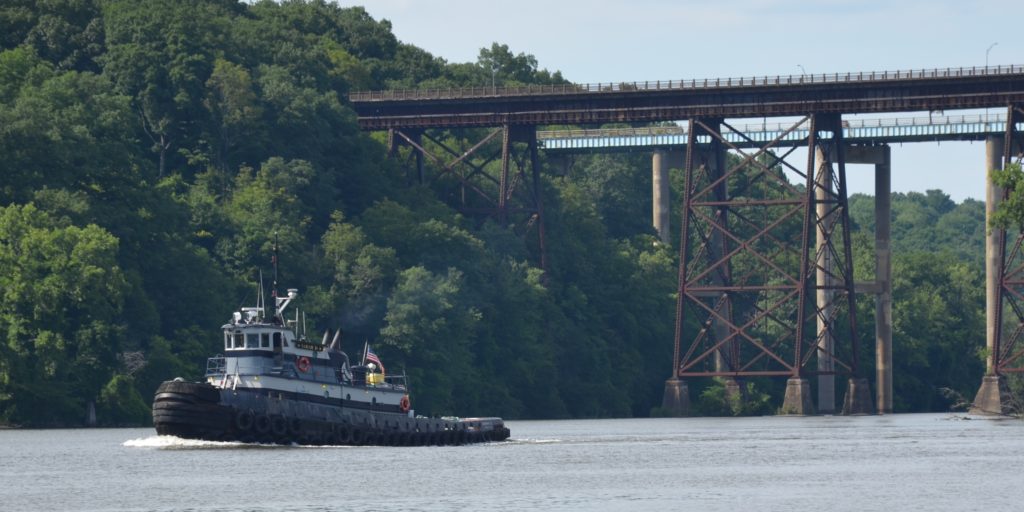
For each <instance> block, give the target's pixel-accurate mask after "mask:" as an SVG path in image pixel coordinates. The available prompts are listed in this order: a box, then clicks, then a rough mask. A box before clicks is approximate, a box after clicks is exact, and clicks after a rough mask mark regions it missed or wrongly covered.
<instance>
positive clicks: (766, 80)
mask: <svg viewBox="0 0 1024 512" xmlns="http://www.w3.org/2000/svg"><path fill="white" fill-rule="evenodd" d="M1017 74H1024V65H1000V66H988V67H985V66H971V67H959V68H945V69H910V70H898V71H865V72H849V73H822V74H806V75H778V76H748V77H736V78H704V79H690V80H686V79H683V80H654V81H643V82H608V83H596V84H569V83H567V84H554V85H522V86H475V87H447V88H428V89H395V90H387V91H356V92H352V93H350V94H349V100H351V101H353V102H360V101H364V102H365V101H393V100H439V99H457V98H494V97H507V96H533V95H559V94H581V93H594V94H600V93H614V92H623V91H672V90H689V89H695V90H696V89H716V88H726V87H767V86H797V85H808V84H832V83H859V82H880V81H895V80H933V79H934V80H938V79H949V78H962V77H983V76H1001V75H1017Z"/></svg>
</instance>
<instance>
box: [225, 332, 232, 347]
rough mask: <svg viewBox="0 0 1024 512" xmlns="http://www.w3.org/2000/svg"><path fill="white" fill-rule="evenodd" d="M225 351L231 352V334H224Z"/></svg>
mask: <svg viewBox="0 0 1024 512" xmlns="http://www.w3.org/2000/svg"><path fill="white" fill-rule="evenodd" d="M224 350H231V333H228V332H226V333H224Z"/></svg>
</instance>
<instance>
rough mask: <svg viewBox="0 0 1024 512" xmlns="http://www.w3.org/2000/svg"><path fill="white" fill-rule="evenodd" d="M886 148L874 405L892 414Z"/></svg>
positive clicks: (878, 192) (880, 184) (880, 192)
mask: <svg viewBox="0 0 1024 512" xmlns="http://www.w3.org/2000/svg"><path fill="white" fill-rule="evenodd" d="M881 148H883V149H882V150H881V151H882V155H881V157H882V158H881V161H880V162H877V163H875V283H876V285H877V286H878V289H877V291H876V292H875V373H876V377H875V388H876V389H875V397H876V399H875V403H876V405H877V406H878V413H879V414H892V250H891V249H890V247H889V237H890V227H891V223H892V150H891V149H890V148H889V146H881Z"/></svg>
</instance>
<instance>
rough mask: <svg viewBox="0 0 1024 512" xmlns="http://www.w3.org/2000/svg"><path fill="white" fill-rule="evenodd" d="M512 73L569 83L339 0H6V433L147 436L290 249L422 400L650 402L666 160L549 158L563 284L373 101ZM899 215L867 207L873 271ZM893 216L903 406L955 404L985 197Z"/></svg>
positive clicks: (497, 406) (606, 408) (668, 265)
mask: <svg viewBox="0 0 1024 512" xmlns="http://www.w3.org/2000/svg"><path fill="white" fill-rule="evenodd" d="M492 80H494V81H495V82H496V83H497V84H499V85H502V84H512V83H558V82H562V81H564V80H563V78H562V76H561V74H560V73H558V72H549V71H548V70H545V69H543V68H541V67H540V66H539V64H538V60H537V59H536V58H535V57H534V56H531V55H525V54H522V53H518V54H517V53H515V52H514V51H513V50H511V49H509V48H508V47H507V46H504V45H501V44H498V43H495V44H494V45H493V46H491V47H490V48H484V49H481V50H480V53H479V58H478V60H477V61H476V62H470V63H449V62H447V61H445V60H444V59H442V58H440V57H436V56H433V55H430V54H429V53H427V52H425V51H424V50H422V49H420V48H417V47H416V46H413V45H412V44H409V43H406V42H401V41H398V40H397V39H396V38H395V36H394V34H392V32H391V26H390V24H389V23H388V22H387V21H385V20H374V19H373V18H371V17H370V16H369V15H368V14H367V13H366V12H365V11H364V10H363V9H361V8H346V9H343V8H339V7H337V6H334V5H333V4H329V3H327V2H323V1H286V2H282V3H275V2H269V1H263V2H256V3H253V4H245V3H240V2H237V1H233V0H204V1H201V0H188V1H180V2H177V1H176V2H150V1H141V0H76V1H72V0H66V1H50V2H35V1H31V0H11V1H7V2H5V3H4V4H3V6H0V294H2V303H0V338H2V339H0V423H7V424H17V425H27V426H55V425H80V424H83V423H84V422H85V421H86V418H87V417H88V411H89V410H90V408H91V407H94V408H95V410H96V414H97V420H98V422H99V423H100V424H106V425H123V424H141V423H145V422H147V421H148V414H149V403H150V400H151V397H152V393H153V391H154V389H155V388H156V386H157V385H158V384H159V382H160V381H162V380H164V379H168V378H172V377H175V376H184V377H186V378H198V377H200V376H201V374H202V371H203V370H204V369H205V363H204V361H205V358H206V357H207V356H210V355H213V354H215V353H217V352H218V350H219V349H220V347H221V344H220V335H219V332H218V329H219V327H220V325H221V324H222V323H224V321H226V320H227V319H228V317H229V315H230V314H231V312H232V311H234V310H236V309H237V308H238V307H239V306H242V305H250V304H251V303H253V302H254V301H255V296H256V290H257V286H258V283H259V280H260V272H261V271H262V272H263V273H264V275H269V272H270V256H271V253H272V250H271V247H272V245H273V243H274V240H275V239H276V240H277V242H278V244H279V246H280V252H281V255H280V262H281V266H280V270H281V275H280V282H281V285H282V287H288V288H298V289H299V290H300V293H301V303H300V307H301V308H302V309H303V310H305V311H306V312H307V323H308V325H309V326H310V327H309V330H310V331H311V332H322V331H323V330H324V329H327V328H331V329H336V328H339V327H341V328H343V329H344V330H345V333H346V334H345V340H344V348H345V349H346V350H348V351H349V352H350V353H353V354H357V353H359V352H360V351H361V349H362V346H363V343H364V341H368V342H370V343H371V344H373V346H374V349H375V350H376V351H377V352H378V353H379V354H380V356H381V358H382V359H383V360H384V362H385V363H386V364H387V366H388V368H389V369H391V370H392V371H395V370H400V369H402V368H406V369H407V370H408V373H409V376H410V377H411V383H412V389H413V395H414V400H415V405H416V408H417V411H418V412H421V413H425V414H460V413H462V414H465V413H472V414H481V415H502V416H505V417H509V418H559V417H599V416H631V415H647V414H649V413H650V411H651V409H652V408H653V407H656V406H658V405H660V401H661V392H662V386H663V382H664V380H665V378H667V377H668V376H669V373H670V368H669V367H670V360H671V352H672V348H671V345H672V331H673V322H674V318H675V316H674V307H675V299H674V296H673V293H674V289H675V286H676V262H675V258H676V254H675V249H673V248H671V247H667V246H665V245H661V244H657V243H655V237H654V236H653V230H652V228H650V226H649V217H650V210H651V205H650V197H649V195H650V190H651V183H650V170H649V169H650V159H649V155H643V154H633V155H608V156H588V157H581V158H578V159H577V160H576V162H575V163H574V165H573V166H571V168H570V169H569V170H568V171H566V170H565V167H564V166H555V165H547V164H546V163H545V166H546V171H545V173H544V177H543V194H544V198H543V200H544V205H545V215H546V229H547V247H546V249H547V271H546V272H543V271H542V270H541V269H540V268H538V263H537V262H538V260H539V258H538V256H539V255H538V253H537V251H538V248H537V247H536V244H535V243H534V242H533V241H532V239H531V238H529V237H523V236H520V235H519V234H517V233H516V232H515V231H514V229H513V228H512V227H511V226H505V225H499V224H497V223H495V222H494V221H493V220H484V219H481V218H477V217H469V216H464V215H462V214H459V213H458V212H457V210H456V209H455V208H454V204H452V203H449V202H448V199H447V198H446V197H445V196H443V195H439V194H438V193H437V190H435V189H433V188H431V187H430V186H429V185H417V184H416V182H415V180H410V179H408V176H407V174H406V171H405V169H403V168H402V166H401V165H400V164H399V162H397V161H395V160H392V159H387V158H386V154H385V150H384V147H383V144H382V141H381V139H380V138H377V137H375V136H373V135H370V134H366V133H362V132H360V131H359V130H358V127H357V125H356V122H355V115H354V113H353V112H352V110H351V109H350V108H349V107H348V106H347V105H346V101H347V100H346V94H347V93H348V92H349V91H351V90H355V89H382V88H398V87H402V88H405V87H421V86H431V87H433V86H442V85H473V84H476V85H481V84H490V83H491V82H492ZM446 137H447V139H446V140H448V141H449V142H450V143H451V144H452V145H453V146H460V145H462V144H464V143H465V142H466V141H465V140H463V139H461V137H462V136H461V135H459V134H454V133H452V134H447V135H446ZM676 181H678V180H676ZM673 192H674V197H679V195H678V192H679V190H678V188H677V189H676V190H674V191H673ZM871 208H872V206H871V198H869V197H864V196H855V197H854V198H852V199H851V211H852V218H853V221H854V223H855V225H856V226H857V227H858V229H860V230H861V232H860V233H859V234H858V235H857V238H856V241H857V258H858V259H857V263H858V265H859V268H858V273H863V275H865V276H867V275H870V274H871V272H872V271H873V270H872V268H871V266H872V265H873V256H872V255H871V254H870V252H869V250H870V246H871V238H870V236H871V235H870V229H871V222H872V220H871ZM893 210H894V217H895V224H894V229H893V238H894V242H893V243H894V249H895V251H894V252H895V264H894V275H895V279H896V284H895V290H894V295H895V306H894V311H895V313H894V315H895V319H894V322H895V326H896V327H895V328H896V330H897V332H896V334H894V337H895V339H896V349H895V359H896V361H897V362H896V366H897V380H896V397H897V408H898V409H899V410H917V411H920V410H936V409H942V408H944V407H946V406H947V405H948V404H947V403H946V402H945V401H944V400H943V399H942V398H941V395H940V393H939V391H938V389H939V388H940V387H945V386H949V387H952V388H954V389H956V390H959V391H960V392H962V393H967V394H973V390H974V388H975V387H976V386H977V385H978V383H980V376H981V369H982V360H981V359H980V358H979V357H978V355H977V352H978V350H979V348H980V347H981V346H982V345H983V341H984V322H983V318H984V315H983V291H982V290H984V287H983V286H981V276H982V275H983V267H982V265H981V260H982V258H981V254H982V252H981V251H982V247H983V246H982V243H981V237H982V236H983V234H984V223H983V208H982V207H981V203H978V202H972V201H968V202H966V203H963V204H960V205H956V204H953V203H952V202H950V201H949V198H948V197H947V196H945V195H943V194H942V193H941V192H936V191H930V192H928V193H927V194H923V195H922V194H908V195H906V196H902V195H901V196H898V197H896V198H895V199H894V206H893ZM264 284H265V285H266V284H268V283H266V279H265V282H264ZM862 305H863V308H862V310H863V312H862V314H861V315H860V319H861V322H862V323H863V325H864V327H863V328H862V329H861V331H860V332H861V335H862V336H863V337H864V339H865V340H866V341H865V345H867V346H870V343H869V342H870V341H871V339H872V338H871V334H872V333H873V328H872V327H871V325H872V324H871V323H870V322H872V321H873V320H872V318H871V315H873V306H871V305H870V302H869V301H867V300H865V301H863V304H862ZM314 336H315V335H314ZM864 360H865V361H873V357H868V355H866V356H865V357H864ZM705 385H707V384H706V383H701V384H696V385H695V389H696V391H695V393H699V392H700V388H701V387H702V386H705ZM759 385H761V386H762V387H763V388H764V389H765V390H766V391H767V392H768V393H770V394H772V395H777V394H778V393H779V390H780V389H781V388H779V387H778V386H776V385H775V384H773V383H768V382H765V383H759ZM703 407H705V410H706V411H709V412H710V411H713V410H714V409H713V407H711V406H707V405H705V406H703Z"/></svg>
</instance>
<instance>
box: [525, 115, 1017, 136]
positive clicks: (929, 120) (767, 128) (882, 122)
mask: <svg viewBox="0 0 1024 512" xmlns="http://www.w3.org/2000/svg"><path fill="white" fill-rule="evenodd" d="M1005 123H1006V115H1004V114H973V115H956V116H929V117H886V118H870V119H844V120H843V128H854V129H857V128H890V127H903V126H905V127H911V126H943V125H978V124H998V125H1000V126H1005ZM792 125H793V124H792V123H758V124H747V125H743V126H739V127H737V129H738V130H739V131H740V132H742V133H751V132H773V131H783V130H786V129H789V128H790V127H792ZM685 133H686V128H685V127H684V126H680V125H669V126H641V127H628V128H594V129H570V130H538V131H537V139H538V140H547V139H583V138H594V137H645V136H652V135H682V134H685Z"/></svg>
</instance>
